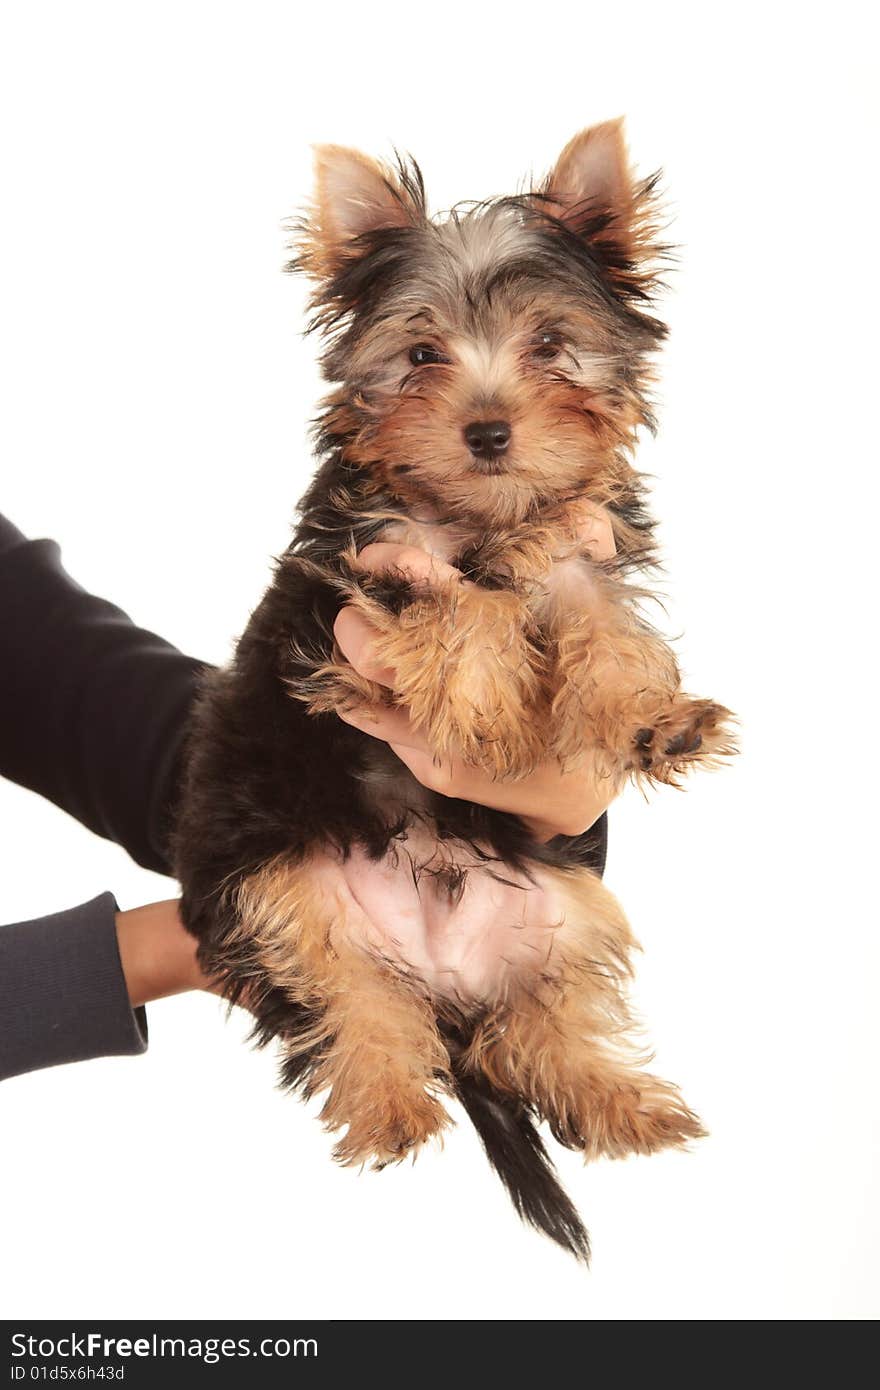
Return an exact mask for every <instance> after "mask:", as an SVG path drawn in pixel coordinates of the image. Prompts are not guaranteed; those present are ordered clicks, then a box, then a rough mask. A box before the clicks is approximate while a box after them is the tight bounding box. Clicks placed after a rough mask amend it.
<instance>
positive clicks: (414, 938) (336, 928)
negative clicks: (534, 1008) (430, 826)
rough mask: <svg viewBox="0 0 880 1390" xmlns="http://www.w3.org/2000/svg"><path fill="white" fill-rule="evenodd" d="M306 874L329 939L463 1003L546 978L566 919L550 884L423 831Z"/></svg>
mask: <svg viewBox="0 0 880 1390" xmlns="http://www.w3.org/2000/svg"><path fill="white" fill-rule="evenodd" d="M309 870H310V873H311V874H313V875H314V876H315V884H316V886H318V885H320V890H321V893H322V896H323V897H324V900H325V902H327V903H329V902H332V903H333V904H334V910H333V912H332V926H331V928H330V934H331V941H332V939H333V938H334V937H335V936H337V935H338V934H341V935H342V937H343V938H344V939H345V941H346V942H347V943H348V944H352V945H356V946H358V947H359V948H363V949H365V950H367V951H369V952H370V953H371V954H373V955H378V956H381V957H383V958H384V959H386V960H388V961H389V962H390V963H392V964H393V965H395V966H397V967H398V968H401V969H403V970H404V971H407V972H413V973H414V974H415V975H417V976H418V978H419V979H420V980H422V981H423V982H424V983H425V984H426V985H427V986H428V987H429V989H430V990H431V991H432V992H433V993H434V994H436V995H439V996H442V997H444V998H447V999H455V1000H460V1001H462V1002H481V1001H485V1002H489V1001H497V1000H498V999H500V998H502V997H503V996H504V993H505V986H506V985H507V983H509V981H510V980H511V979H512V978H514V977H522V976H523V975H524V974H527V973H528V974H530V973H532V972H539V973H540V972H541V971H542V970H545V969H546V968H547V966H548V964H549V961H550V956H551V952H552V949H553V943H554V939H555V937H556V934H557V932H558V930H559V928H560V927H562V926H563V924H564V921H565V916H566V912H565V902H564V894H563V892H561V891H560V884H559V880H558V876H557V878H556V880H555V881H554V878H553V877H551V875H550V874H548V873H546V872H542V871H541V870H540V869H535V870H534V871H533V876H532V879H531V880H530V879H529V878H528V877H526V875H525V874H523V873H518V872H516V871H515V870H513V869H510V868H509V867H508V866H507V865H505V864H503V863H500V862H498V861H497V860H494V861H493V860H487V861H484V860H481V859H480V857H479V855H478V854H477V853H476V852H475V851H474V850H473V849H472V848H471V847H469V846H467V845H465V844H462V843H456V842H449V841H443V842H438V841H437V839H436V838H435V837H434V836H433V835H432V834H431V833H430V832H429V831H428V830H426V829H422V828H417V829H414V828H411V829H409V830H408V831H407V832H406V835H405V836H404V837H401V838H400V839H398V840H396V841H395V842H394V844H393V845H392V847H391V849H390V850H389V852H388V853H387V854H386V855H385V856H384V858H382V859H381V860H378V861H374V860H370V859H369V858H368V857H367V856H366V854H365V853H364V852H363V851H361V850H355V851H353V852H352V854H351V855H350V856H349V857H348V858H347V859H346V860H344V861H343V860H342V859H341V858H340V857H338V856H335V855H333V854H331V853H330V852H325V853H320V854H318V855H315V856H314V857H312V859H311V861H310V865H309Z"/></svg>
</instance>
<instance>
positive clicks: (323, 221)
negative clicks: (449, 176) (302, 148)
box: [297, 145, 425, 279]
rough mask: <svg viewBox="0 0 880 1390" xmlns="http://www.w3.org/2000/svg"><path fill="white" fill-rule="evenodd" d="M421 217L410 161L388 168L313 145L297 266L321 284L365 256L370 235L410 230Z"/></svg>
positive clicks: (421, 199) (420, 192)
mask: <svg viewBox="0 0 880 1390" xmlns="http://www.w3.org/2000/svg"><path fill="white" fill-rule="evenodd" d="M424 216H425V193H424V186H423V184H422V176H421V173H420V171H419V168H418V165H416V164H415V163H414V162H409V163H405V162H404V161H402V160H401V161H400V162H399V165H398V167H397V169H392V168H391V167H390V166H388V165H386V164H380V163H379V161H378V160H375V159H370V158H369V157H368V156H367V155H365V154H361V153H360V151H359V150H351V149H346V148H345V147H344V146H342V145H318V146H316V148H315V187H314V194H313V198H312V208H311V212H310V214H309V216H308V217H307V218H306V219H304V221H303V222H302V223H301V224H300V229H299V230H300V238H299V248H298V249H299V257H298V260H297V265H298V267H299V268H301V269H303V270H305V271H306V272H307V273H308V274H310V275H312V276H314V277H315V278H316V279H325V278H326V277H328V276H331V275H334V274H335V273H336V272H337V271H338V270H340V269H341V268H342V267H343V266H344V264H345V263H346V262H347V261H351V260H356V259H357V258H358V257H360V256H362V255H363V254H364V251H365V250H367V249H368V248H369V238H370V233H371V232H378V231H380V230H382V229H383V228H390V227H411V226H414V225H416V223H418V222H419V221H421V220H423V219H424Z"/></svg>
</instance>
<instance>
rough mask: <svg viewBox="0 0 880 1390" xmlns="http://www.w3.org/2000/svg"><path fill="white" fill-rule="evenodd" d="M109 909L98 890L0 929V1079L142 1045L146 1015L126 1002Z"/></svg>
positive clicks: (127, 1052) (107, 897)
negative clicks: (76, 904) (78, 904)
mask: <svg viewBox="0 0 880 1390" xmlns="http://www.w3.org/2000/svg"><path fill="white" fill-rule="evenodd" d="M115 913H116V900H115V898H114V897H113V894H112V893H102V894H101V896H100V897H99V898H94V899H93V900H92V902H88V903H83V904H82V906H81V907H72V908H68V910H67V911H66V912H56V913H53V915H52V916H51V917H40V918H38V919H37V920H36V921H33V922H19V923H17V924H14V925H12V926H5V927H0V1081H3V1080H6V1079H7V1078H8V1077H10V1076H19V1075H21V1073H22V1072H27V1071H37V1070H38V1069H39V1068H41V1067H55V1066H58V1065H59V1064H60V1063H62V1062H86V1061H88V1060H89V1059H90V1058H92V1057H120V1056H132V1055H134V1054H135V1053H138V1052H145V1051H146V1047H147V1016H146V1012H145V1010H144V1009H132V1007H131V1005H130V1003H129V1001H128V994H127V992H126V987H125V977H124V976H123V974H122V964H121V962H120V959H119V948H118V946H117V944H116V919H115Z"/></svg>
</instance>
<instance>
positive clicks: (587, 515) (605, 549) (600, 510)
mask: <svg viewBox="0 0 880 1390" xmlns="http://www.w3.org/2000/svg"><path fill="white" fill-rule="evenodd" d="M580 512H581V517H580V519H579V524H578V536H579V538H580V541H581V543H582V544H583V546H584V548H585V549H587V550H589V552H590V554H591V556H592V557H593V559H594V560H613V559H614V556H615V555H616V554H617V544H616V542H615V539H614V526H613V525H612V522H611V516H610V513H609V512H608V510H607V508H605V507H603V506H601V505H600V503H598V502H588V501H583V502H581V504H580Z"/></svg>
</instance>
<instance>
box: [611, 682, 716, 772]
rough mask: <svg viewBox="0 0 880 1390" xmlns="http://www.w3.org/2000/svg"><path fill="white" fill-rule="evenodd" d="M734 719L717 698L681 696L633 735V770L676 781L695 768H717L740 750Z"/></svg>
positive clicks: (631, 756)
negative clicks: (717, 701) (715, 699)
mask: <svg viewBox="0 0 880 1390" xmlns="http://www.w3.org/2000/svg"><path fill="white" fill-rule="evenodd" d="M733 721H734V716H733V715H732V714H731V712H730V710H729V709H725V707H724V706H723V705H719V704H716V703H715V701H714V700H696V699H693V698H692V697H691V696H689V695H677V696H676V697H675V699H674V700H673V701H672V704H671V706H670V708H669V710H668V712H667V713H665V714H663V715H662V716H661V717H660V718H659V719H657V720H656V721H655V722H654V723H653V724H651V725H645V726H643V727H642V728H640V729H637V730H636V731H635V733H634V734H633V736H632V743H631V750H630V763H629V766H630V769H631V770H632V771H633V772H634V773H635V774H636V776H637V777H644V778H647V779H649V780H650V781H654V782H668V783H676V782H678V781H679V780H680V778H681V777H682V775H683V774H684V773H686V772H687V771H688V770H689V769H690V768H691V767H694V766H698V765H701V766H703V767H716V766H717V765H718V764H719V762H720V761H721V760H722V759H723V758H728V757H732V756H733V755H734V754H735V753H736V752H737V751H738V746H737V741H736V736H735V734H734V731H733V727H732V725H733Z"/></svg>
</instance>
